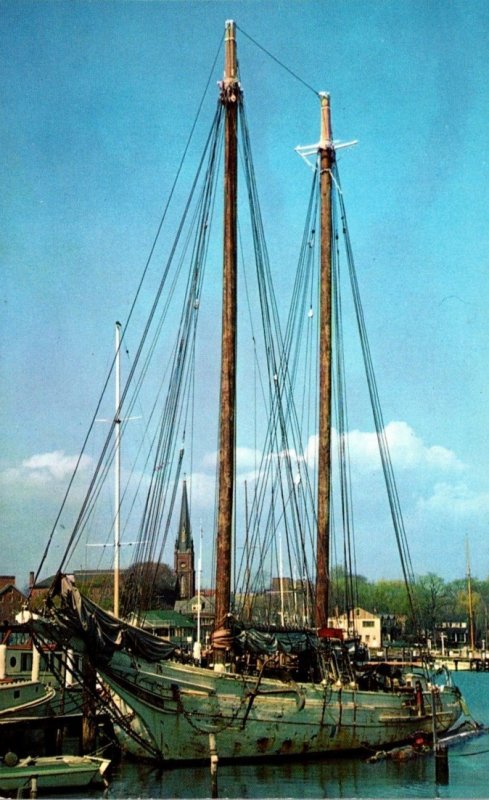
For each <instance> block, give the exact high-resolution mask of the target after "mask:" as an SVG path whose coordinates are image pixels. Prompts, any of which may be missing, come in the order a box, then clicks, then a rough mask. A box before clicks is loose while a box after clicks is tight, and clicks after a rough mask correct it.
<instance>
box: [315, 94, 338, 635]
mask: <svg viewBox="0 0 489 800" xmlns="http://www.w3.org/2000/svg"><path fill="white" fill-rule="evenodd" d="M320 98H321V137H320V141H319V148H318V150H319V169H320V177H319V182H320V198H321V208H320V223H321V224H320V227H321V255H320V259H321V263H320V271H321V283H320V322H319V326H320V330H319V430H318V436H319V452H318V508H317V564H316V625H317V627H318V628H322V627H325V626H327V624H328V611H329V609H328V601H329V549H330V543H329V531H330V485H331V352H332V342H331V255H332V214H331V189H332V177H331V167H332V165H333V161H334V148H333V144H332V135H331V112H330V102H329V94H326V93H321V95H320Z"/></svg>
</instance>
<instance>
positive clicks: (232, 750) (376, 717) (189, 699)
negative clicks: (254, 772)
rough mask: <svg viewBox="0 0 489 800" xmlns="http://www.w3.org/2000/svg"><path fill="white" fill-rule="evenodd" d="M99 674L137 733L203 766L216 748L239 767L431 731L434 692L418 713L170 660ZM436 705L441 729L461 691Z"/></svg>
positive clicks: (401, 700) (394, 702)
mask: <svg viewBox="0 0 489 800" xmlns="http://www.w3.org/2000/svg"><path fill="white" fill-rule="evenodd" d="M101 674H102V676H103V678H104V680H105V681H106V682H107V684H108V685H109V686H110V688H111V689H112V690H113V693H114V697H115V699H116V702H118V703H119V707H120V709H121V710H122V711H123V713H126V714H127V716H128V718H130V716H131V714H132V720H131V725H132V727H133V730H136V731H137V733H138V734H139V736H140V737H142V738H143V739H144V740H145V741H147V742H149V743H150V744H151V747H152V748H153V756H154V754H155V753H156V754H157V756H156V757H158V758H159V759H161V760H163V761H167V762H181V761H204V760H205V761H207V760H208V759H209V756H210V753H211V750H212V749H213V747H214V744H215V749H216V751H217V755H218V757H219V759H229V760H233V761H236V760H239V759H260V758H272V757H291V756H306V755H310V756H313V755H314V756H317V755H324V754H328V753H330V754H333V753H339V752H347V751H354V750H369V749H372V748H373V749H378V748H380V747H385V746H387V745H393V744H396V743H400V742H404V741H406V740H408V739H409V737H410V736H411V735H412V734H413V733H414V732H415V731H423V732H425V733H426V734H428V735H430V734H431V733H432V732H433V716H432V712H431V708H432V706H431V692H426V696H425V698H424V708H423V709H420V708H419V707H416V705H415V704H413V698H412V695H407V694H406V693H403V692H395V691H393V692H386V691H375V692H372V691H361V690H358V689H357V688H355V687H354V686H336V685H331V684H309V683H308V684H295V683H284V682H281V681H278V680H272V679H263V680H260V679H259V678H258V677H254V678H253V677H251V678H250V677H247V678H244V677H243V676H242V675H237V674H232V673H221V674H220V673H215V672H212V671H211V670H207V669H201V668H198V667H192V666H185V665H180V664H176V663H173V662H165V663H162V664H160V665H159V666H158V667H157V668H155V667H152V668H149V667H145V666H144V665H142V664H140V663H139V664H137V665H136V664H133V665H132V666H130V667H128V666H127V665H123V664H118V663H117V660H116V661H115V663H111V665H110V669H108V670H102V671H101ZM434 703H435V716H436V728H437V732H438V733H441V732H443V731H446V730H448V729H449V728H450V727H451V725H453V724H454V722H456V720H457V719H458V718H459V716H460V715H461V713H462V709H461V703H460V694H459V692H458V690H457V689H456V688H454V687H452V686H445V687H440V688H439V689H438V691H437V693H436V694H435V696H434ZM425 709H426V711H425ZM134 715H136V716H134ZM118 735H119V741H120V744H121V745H122V746H123V747H124V748H125V749H126V750H128V751H129V752H131V753H132V754H133V755H139V756H141V755H145V756H146V757H148V752H146V753H144V748H143V747H141V745H140V744H137V743H136V742H135V741H134V740H133V739H132V738H131V737H130V736H129V735H127V732H124V731H123V730H120V731H119V734H118ZM211 735H212V736H211Z"/></svg>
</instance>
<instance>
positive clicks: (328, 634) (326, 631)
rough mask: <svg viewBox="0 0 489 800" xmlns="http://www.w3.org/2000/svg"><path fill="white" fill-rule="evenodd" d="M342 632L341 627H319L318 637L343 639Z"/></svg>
mask: <svg viewBox="0 0 489 800" xmlns="http://www.w3.org/2000/svg"><path fill="white" fill-rule="evenodd" d="M344 633H345V632H344V630H343V629H342V628H320V629H319V631H318V636H319V638H320V639H340V641H343V636H344Z"/></svg>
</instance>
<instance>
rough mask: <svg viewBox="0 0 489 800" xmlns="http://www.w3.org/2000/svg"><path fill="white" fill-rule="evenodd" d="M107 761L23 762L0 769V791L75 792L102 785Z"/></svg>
mask: <svg viewBox="0 0 489 800" xmlns="http://www.w3.org/2000/svg"><path fill="white" fill-rule="evenodd" d="M109 764H110V761H109V760H108V759H104V758H95V757H92V756H48V757H45V758H25V759H22V760H21V761H19V762H18V763H17V764H16V765H15V766H11V767H9V766H5V765H2V766H0V791H3V792H11V791H15V790H18V789H22V788H24V787H25V788H26V789H29V788H30V785H31V781H33V780H35V781H36V786H37V789H38V790H43V789H75V788H83V787H85V786H90V785H92V784H99V783H103V782H104V774H105V772H106V770H107V768H108V766H109Z"/></svg>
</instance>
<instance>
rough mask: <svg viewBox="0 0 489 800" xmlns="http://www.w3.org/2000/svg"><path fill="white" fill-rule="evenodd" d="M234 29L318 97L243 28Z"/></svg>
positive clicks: (303, 81) (315, 92) (306, 84)
mask: <svg viewBox="0 0 489 800" xmlns="http://www.w3.org/2000/svg"><path fill="white" fill-rule="evenodd" d="M236 28H237V29H238V30H239V32H240V33H242V34H243V35H244V36H246V38H247V39H249V40H250V42H253V44H254V45H256V47H258V48H259V50H262V52H264V53H266V55H267V56H268V57H269V58H271V59H272V61H275V63H276V64H278V65H279V66H280V67H282V69H284V70H285V71H286V72H288V73H289V75H291V76H292V77H293V78H295V80H297V81H299V83H302V85H303V86H305V87H306V89H309V91H310V92H312V93H313V94H315V95H316V97H317V96H318V95H319V92H318V91H317V90H316V89H314V87H313V86H311V85H310V84H309V83H307V81H305V80H304V79H303V78H301V77H300V76H299V75H297V73H296V72H293V70H291V69H290V67H287V66H286V65H285V64H284V63H283V61H280V59H279V58H277V57H276V56H274V55H273V54H272V53H271V52H270V51H269V50H267V49H266V47H263V45H261V44H260V43H259V42H257V41H256V39H253V37H252V36H250V34H249V33H246V31H245V30H243V28H240V26H239V25H236Z"/></svg>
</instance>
